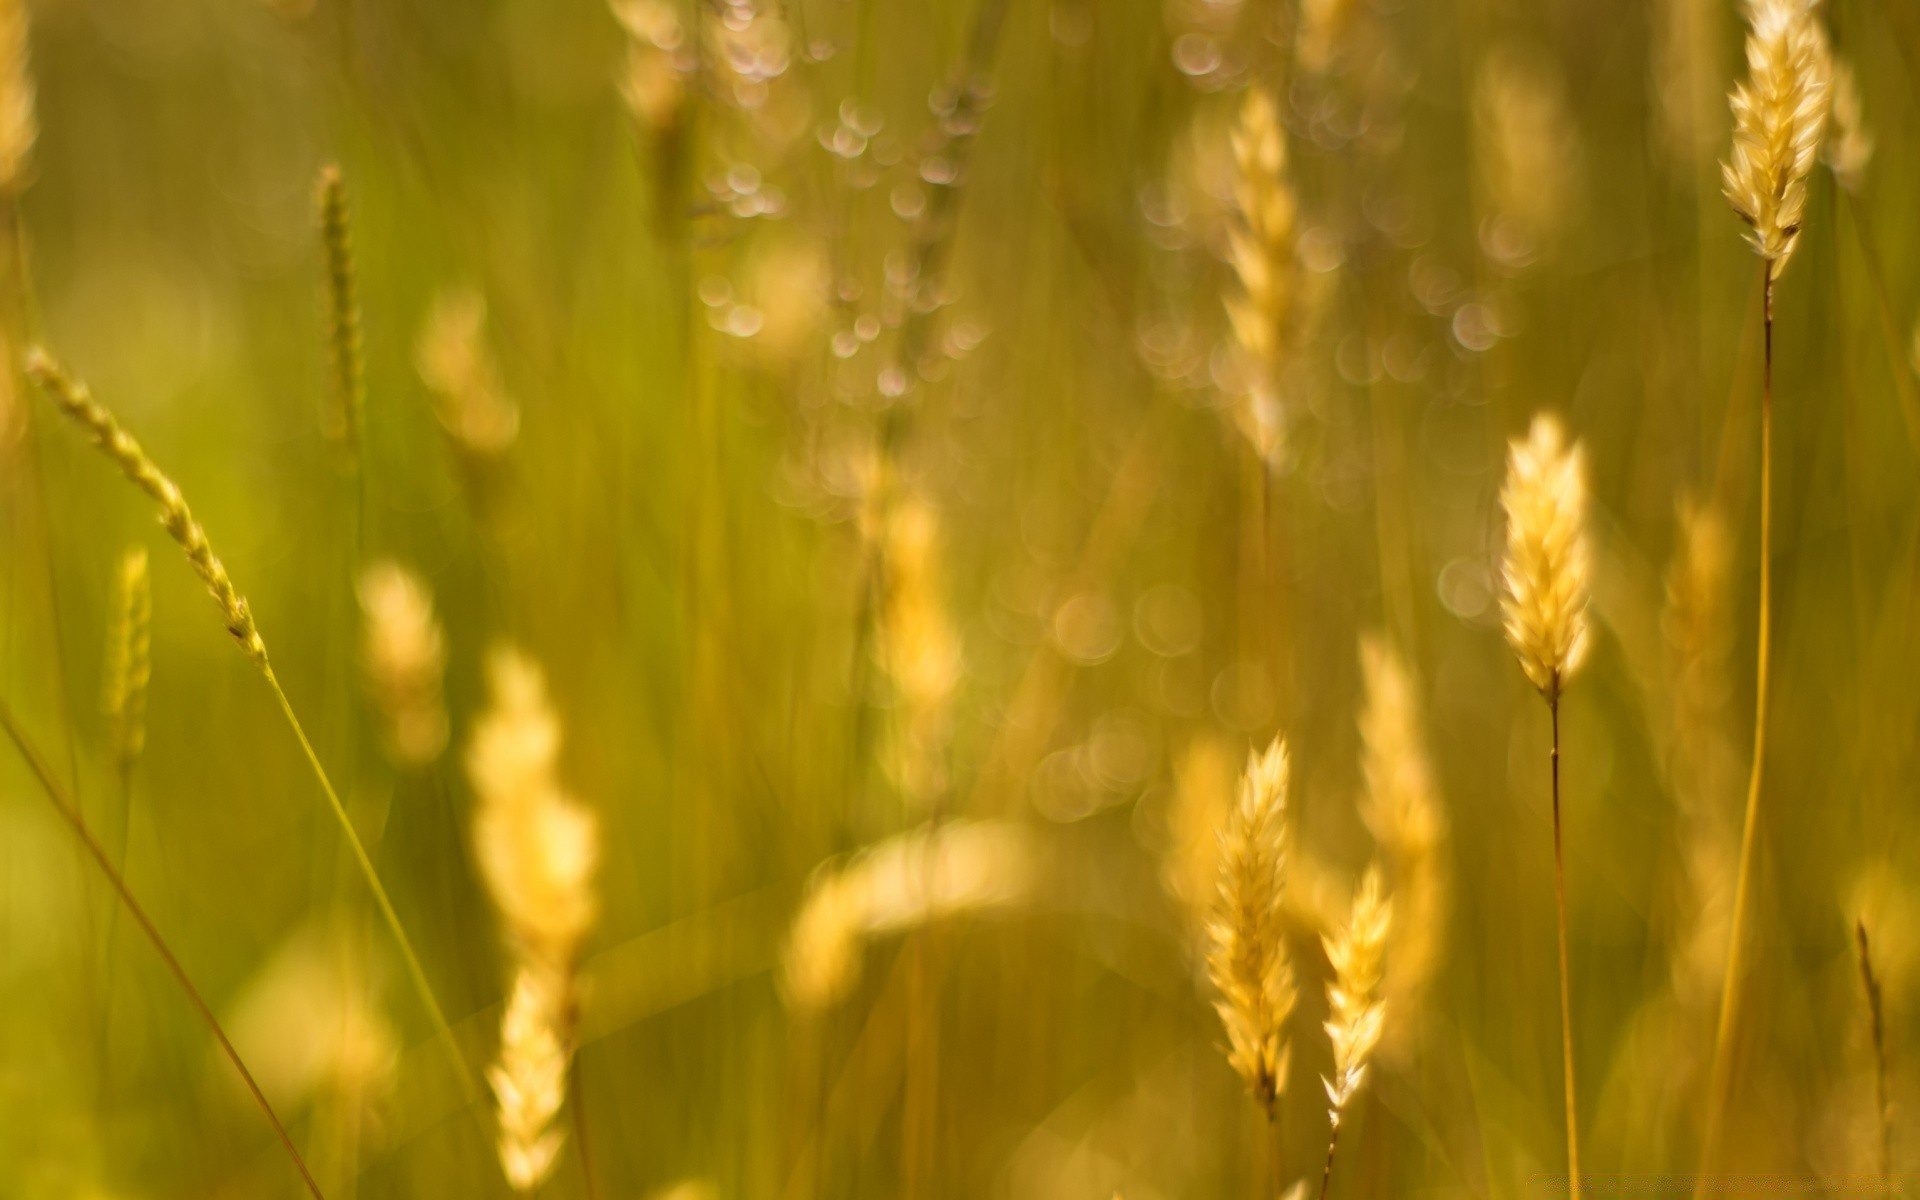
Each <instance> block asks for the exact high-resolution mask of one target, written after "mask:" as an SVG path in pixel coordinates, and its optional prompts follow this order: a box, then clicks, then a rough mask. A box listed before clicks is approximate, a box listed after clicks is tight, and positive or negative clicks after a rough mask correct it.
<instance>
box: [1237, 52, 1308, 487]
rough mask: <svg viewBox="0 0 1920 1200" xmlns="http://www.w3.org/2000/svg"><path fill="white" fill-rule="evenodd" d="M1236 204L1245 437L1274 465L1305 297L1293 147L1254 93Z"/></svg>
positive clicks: (1242, 139)
mask: <svg viewBox="0 0 1920 1200" xmlns="http://www.w3.org/2000/svg"><path fill="white" fill-rule="evenodd" d="M1233 158H1234V167H1235V178H1234V185H1233V196H1234V204H1235V206H1236V208H1237V209H1238V210H1239V218H1240V219H1239V222H1238V223H1237V224H1236V225H1235V226H1234V228H1233V229H1232V230H1231V232H1230V233H1229V234H1228V240H1227V259H1228V262H1229V263H1230V264H1231V265H1232V267H1233V272H1234V275H1235V276H1236V277H1237V278H1238V279H1239V281H1240V292H1239V294H1238V295H1236V296H1233V297H1231V298H1229V299H1228V301H1227V319H1228V321H1229V322H1230V323H1231V324H1232V326H1233V335H1234V339H1235V340H1236V341H1237V342H1238V344H1239V346H1240V350H1241V354H1242V356H1243V358H1244V360H1245V368H1246V371H1247V374H1248V381H1247V382H1248V385H1249V386H1248V389H1247V393H1248V394H1247V396H1246V398H1245V405H1246V408H1245V410H1244V411H1243V413H1242V415H1241V421H1242V425H1243V428H1244V431H1245V432H1246V433H1247V435H1248V437H1249V438H1250V439H1251V440H1252V441H1253V445H1254V449H1255V450H1256V451H1257V452H1258V453H1259V454H1260V456H1261V457H1262V458H1264V459H1266V460H1268V461H1272V460H1274V459H1275V458H1276V457H1277V456H1278V454H1279V451H1280V437H1281V426H1280V411H1279V395H1278V389H1279V374H1280V369H1281V366H1282V363H1283V355H1284V352H1285V348H1286V338H1287V332H1288V327H1289V325H1290V324H1291V321H1292V316H1293V309H1294V304H1295V301H1296V300H1297V298H1298V292H1299V272H1298V270H1297V268H1296V266H1295V259H1294V249H1295V247H1294V242H1295V226H1296V223H1297V207H1296V204H1295V202H1294V197H1293V190H1292V188H1291V186H1290V185H1289V184H1288V182H1287V141H1286V134H1285V131H1284V130H1282V129H1281V127H1280V113H1279V110H1278V109H1277V108H1275V107H1274V102H1273V97H1272V96H1270V95H1268V94H1267V93H1266V92H1265V91H1264V90H1262V89H1260V88H1254V89H1252V90H1250V91H1248V93H1247V99H1246V102H1245V104H1243V105H1242V107H1241V110H1240V123H1239V125H1238V126H1237V127H1236V128H1235V129H1234V131H1233Z"/></svg>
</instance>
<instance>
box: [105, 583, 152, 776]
mask: <svg viewBox="0 0 1920 1200" xmlns="http://www.w3.org/2000/svg"><path fill="white" fill-rule="evenodd" d="M152 622H153V591H152V588H151V586H150V584H149V582H148V578H147V548H146V547H145V546H134V547H132V548H131V549H129V550H128V551H127V552H126V554H124V555H122V556H121V559H120V570H119V577H118V579H117V581H116V585H115V588H114V606H113V624H112V626H111V628H110V630H109V632H108V635H107V676H106V692H105V695H104V698H103V701H102V708H103V709H104V710H105V712H106V716H107V727H108V733H107V745H108V748H109V749H110V750H111V752H112V754H113V765H114V772H115V774H117V775H118V776H119V777H120V782H121V787H122V788H123V789H124V788H125V787H126V786H127V784H128V781H129V780H130V779H131V777H132V775H133V768H134V764H135V763H137V762H138V761H139V760H140V754H141V751H142V750H143V749H145V747H146V740H147V737H146V710H147V683H148V681H149V680H150V679H151V678H152V675H153V663H152V658H151V652H152Z"/></svg>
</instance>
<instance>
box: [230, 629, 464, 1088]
mask: <svg viewBox="0 0 1920 1200" xmlns="http://www.w3.org/2000/svg"><path fill="white" fill-rule="evenodd" d="M261 671H262V673H263V674H265V675H266V677H267V685H268V686H269V687H271V688H272V689H273V695H274V698H275V699H276V700H278V701H280V711H281V712H283V713H285V714H286V717H287V724H288V725H290V726H292V727H293V736H294V737H295V738H297V739H299V742H300V749H301V750H303V751H305V752H306V755H307V762H308V764H309V765H310V766H312V767H313V774H314V778H316V779H318V780H319V781H320V790H321V791H322V792H324V793H325V794H326V797H327V804H328V805H329V806H330V807H331V808H332V809H333V816H334V819H335V820H336V821H337V822H339V825H340V830H341V832H342V833H344V834H345V835H346V839H347V846H348V847H349V848H350V849H351V850H352V851H353V857H354V860H355V861H356V862H357V863H358V864H359V867H360V874H361V875H362V876H363V877H364V878H365V879H366V881H367V890H368V891H370V892H372V893H373V902H374V904H375V905H376V906H377V907H378V908H379V909H380V916H381V918H382V919H383V920H385V921H386V924H387V928H388V929H389V930H390V931H392V933H393V940H394V943H395V944H396V945H397V946H398V947H399V948H400V957H401V959H402V960H403V961H405V963H406V966H407V975H408V977H409V978H410V979H411V980H412V982H413V988H414V991H415V992H417V993H418V994H419V996H420V1002H421V1003H422V1004H424V1005H425V1006H426V1008H427V1012H428V1013H429V1014H430V1015H431V1016H432V1017H433V1023H434V1026H435V1028H436V1030H437V1031H438V1033H439V1035H440V1040H441V1043H442V1044H443V1045H444V1046H445V1047H446V1050H447V1054H448V1056H449V1057H450V1058H451V1059H452V1062H453V1067H454V1074H455V1076H456V1077H457V1078H458V1079H459V1080H460V1088H461V1090H462V1091H463V1092H465V1093H466V1098H467V1102H468V1103H469V1104H472V1103H475V1102H476V1101H478V1100H479V1094H478V1093H477V1092H476V1091H475V1090H474V1086H473V1078H472V1075H471V1073H470V1071H469V1069H468V1067H467V1060H466V1056H465V1055H463V1054H461V1053H460V1046H459V1043H457V1042H455V1041H454V1039H453V1029H452V1027H451V1026H449V1025H448V1024H447V1018H446V1014H445V1013H443V1012H442V1011H441V1010H440V1002H439V1001H438V1000H436V999H434V995H433V988H432V986H431V985H430V984H428V983H427V973H426V971H425V970H423V969H422V968H421V966H420V958H419V956H418V955H416V954H415V953H414V951H413V942H412V941H411V940H410V939H409V938H408V937H407V931H406V930H405V929H404V928H403V927H402V926H401V924H400V916H399V914H398V913H396V912H394V911H393V902H392V901H391V900H389V899H388V898H387V889H386V888H385V887H384V886H382V885H381V883H380V876H379V874H378V873H377V872H376V871H375V870H374V869H373V860H372V859H370V858H368V857H367V848H366V847H365V846H364V845H362V844H361V841H360V835H359V834H357V833H355V832H354V829H353V821H352V819H351V818H349V817H348V816H347V810H346V806H345V805H343V804H341V803H340V797H339V795H338V794H337V793H336V792H335V791H334V790H333V782H332V781H331V780H329V779H328V778H327V772H326V768H324V767H322V766H321V765H320V756H319V755H317V754H315V753H314V752H313V743H312V742H310V741H308V740H307V731H306V730H305V729H304V728H302V727H301V725H300V718H299V717H297V716H295V715H294V711H293V704H292V703H291V702H290V701H288V699H287V693H286V692H285V691H284V690H282V688H281V687H280V680H279V678H278V677H276V676H275V675H274V673H273V668H272V667H270V666H266V665H264V664H262V667H261Z"/></svg>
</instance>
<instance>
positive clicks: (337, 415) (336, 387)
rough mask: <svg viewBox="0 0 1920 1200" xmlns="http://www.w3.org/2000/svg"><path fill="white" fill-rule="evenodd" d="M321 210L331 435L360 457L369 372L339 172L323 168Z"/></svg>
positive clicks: (335, 166)
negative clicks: (331, 397)
mask: <svg viewBox="0 0 1920 1200" xmlns="http://www.w3.org/2000/svg"><path fill="white" fill-rule="evenodd" d="M316 203H317V207H318V209H319V219H320V244H321V248H322V250H323V251H324V252H325V254H326V269H327V354H328V357H329V358H330V359H331V360H332V361H331V366H332V390H333V408H332V410H331V411H330V412H329V414H328V420H329V422H330V426H331V427H330V428H329V430H328V432H329V433H331V434H333V435H334V436H336V437H339V438H341V439H342V440H343V442H344V443H345V445H346V448H347V452H348V453H349V454H351V455H354V456H356V457H357V456H358V455H359V453H360V443H361V435H362V429H363V426H364V423H365V417H366V369H365V366H364V365H363V363H362V361H361V349H360V301H359V299H358V297H357V296H356V294H355V286H354V274H353V231H352V226H351V225H350V223H349V219H348V213H347V186H346V183H345V182H344V181H343V180H342V179H341V176H340V167H339V165H338V164H335V163H328V164H327V165H326V166H324V167H322V168H321V169H320V183H319V187H318V200H317V202H316Z"/></svg>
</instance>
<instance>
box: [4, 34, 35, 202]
mask: <svg viewBox="0 0 1920 1200" xmlns="http://www.w3.org/2000/svg"><path fill="white" fill-rule="evenodd" d="M31 32H32V29H31V26H30V23H29V21H28V19H27V4H26V0H0V195H8V196H12V195H17V194H18V193H19V191H20V189H21V188H22V187H24V186H26V182H27V168H28V165H29V163H30V160H31V158H32V155H33V143H34V139H35V138H37V137H38V136H39V132H40V124H39V121H38V119H37V118H36V117H35V108H34V85H33V69H32V64H31V63H30V61H29V49H30V42H31V37H30V35H31Z"/></svg>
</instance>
